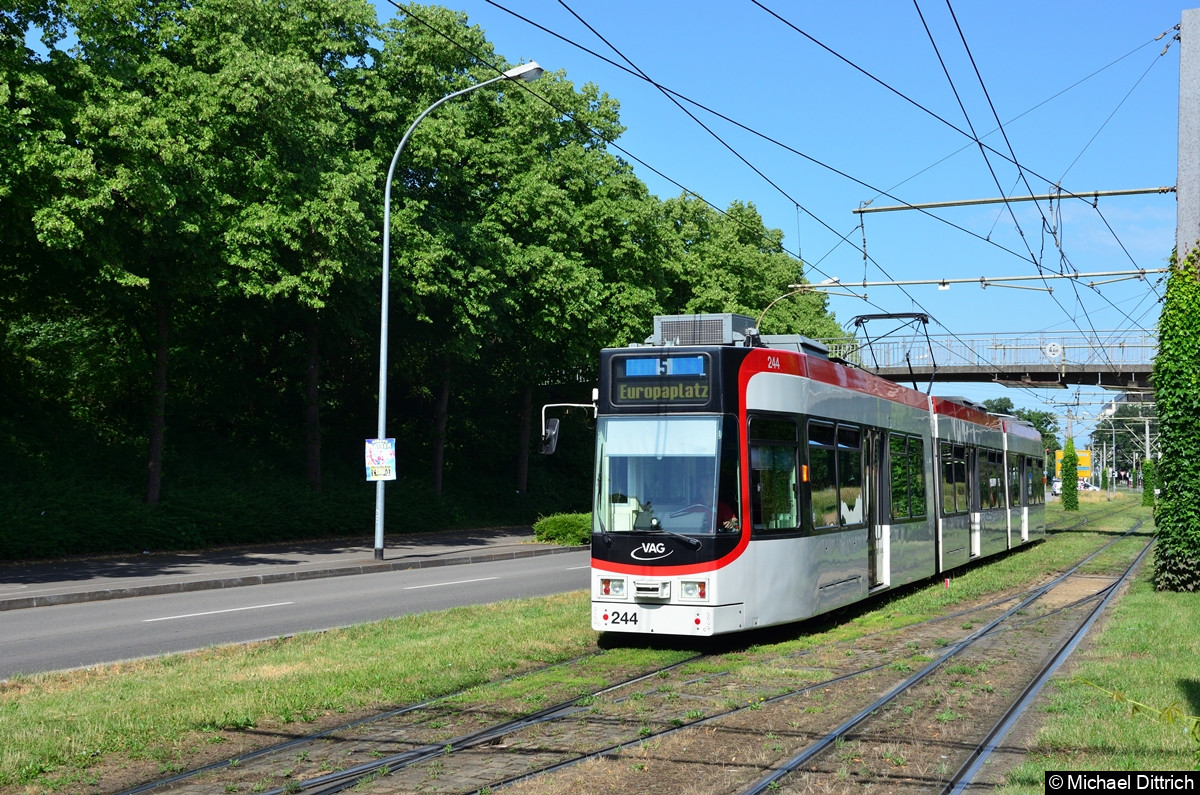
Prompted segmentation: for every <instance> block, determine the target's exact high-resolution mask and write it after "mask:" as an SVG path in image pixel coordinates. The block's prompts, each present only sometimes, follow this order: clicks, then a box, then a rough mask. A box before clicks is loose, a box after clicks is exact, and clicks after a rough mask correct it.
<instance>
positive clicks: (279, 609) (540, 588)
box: [0, 549, 590, 679]
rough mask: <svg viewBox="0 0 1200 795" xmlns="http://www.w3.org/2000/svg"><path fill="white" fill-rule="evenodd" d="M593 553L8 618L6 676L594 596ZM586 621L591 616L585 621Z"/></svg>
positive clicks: (3, 620)
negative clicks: (409, 617) (589, 590)
mask: <svg viewBox="0 0 1200 795" xmlns="http://www.w3.org/2000/svg"><path fill="white" fill-rule="evenodd" d="M589 563H590V558H589V552H588V551H587V550H586V549H580V550H579V551H578V552H576V551H571V552H566V553H563V554H557V555H549V556H539V557H523V558H517V559H515V560H497V561H490V562H482V563H472V564H470V565H465V566H449V567H439V568H429V569H410V570H405V571H391V572H385V573H378V574H363V575H359V576H353V577H333V578H328V579H313V580H303V581H298V582H282V583H274V584H269V585H254V586H248V587H243V588H228V589H217V590H201V591H192V592H187V593H173V594H164V595H156V596H140V597H135V598H129V599H115V600H107V601H99V602H87V603H82V604H65V605H58V606H52V607H37V608H32V609H26V610H10V611H5V612H0V678H2V679H7V678H10V677H12V676H14V675H16V674H31V673H40V672H45V671H57V670H64V669H72V668H82V667H87V666H91V665H98V664H102V663H108V662H116V661H120V660H129V659H136V658H141V657H149V656H154V655H160V654H168V653H172V652H182V651H190V650H194V649H200V648H205V647H208V646H214V645H219V644H226V643H246V642H249V641H254V640H262V639H265V638H273V637H280V636H284V635H291V634H295V633H297V632H304V631H313V630H322V629H330V628H333V627H342V626H348V625H351V624H358V623H362V622H365V621H377V620H380V619H383V618H389V617H393V616H400V615H406V614H410V613H421V612H428V611H432V610H441V609H445V608H448V607H455V606H459V605H468V604H486V603H489V602H496V601H502V600H506V599H517V598H523V597H531V596H546V595H550V594H554V593H562V592H565V591H572V590H577V589H580V588H586V587H587V585H588V565H589ZM585 618H586V617H585Z"/></svg>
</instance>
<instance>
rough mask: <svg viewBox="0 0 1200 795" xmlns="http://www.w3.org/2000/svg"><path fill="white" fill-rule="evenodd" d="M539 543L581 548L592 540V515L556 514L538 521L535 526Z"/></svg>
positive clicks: (535, 533)
mask: <svg viewBox="0 0 1200 795" xmlns="http://www.w3.org/2000/svg"><path fill="white" fill-rule="evenodd" d="M533 535H534V537H535V538H537V540H538V541H545V542H548V543H551V544H562V545H564V546H581V545H583V544H586V543H588V542H589V541H591V540H592V515H591V514H590V513H556V514H554V515H553V516H546V517H544V518H542V519H538V520H537V522H535V523H534V525H533Z"/></svg>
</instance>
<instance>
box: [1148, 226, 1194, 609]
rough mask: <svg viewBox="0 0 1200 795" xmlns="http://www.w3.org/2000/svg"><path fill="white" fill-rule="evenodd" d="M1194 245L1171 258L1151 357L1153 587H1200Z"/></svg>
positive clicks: (1163, 588) (1174, 589)
mask: <svg viewBox="0 0 1200 795" xmlns="http://www.w3.org/2000/svg"><path fill="white" fill-rule="evenodd" d="M1198 259H1200V249H1197V248H1192V249H1191V251H1189V252H1188V254H1187V256H1186V257H1185V258H1184V260H1183V261H1182V262H1180V261H1179V260H1178V257H1174V256H1173V257H1172V261H1171V272H1170V275H1169V276H1168V278H1167V290H1166V295H1165V297H1164V299H1163V310H1162V316H1161V317H1160V318H1159V329H1158V353H1157V355H1156V356H1155V357H1154V378H1153V381H1154V401H1155V405H1156V407H1157V410H1158V418H1159V428H1160V434H1159V442H1160V444H1161V450H1162V455H1161V458H1160V459H1159V461H1158V468H1157V472H1156V476H1157V481H1158V483H1159V484H1161V487H1160V492H1159V496H1158V500H1157V503H1156V505H1155V508H1154V525H1155V534H1156V536H1157V543H1156V544H1155V559H1154V587H1155V588H1156V589H1158V590H1160V591H1195V590H1197V589H1198V588H1200V456H1198V455H1197V454H1196V451H1197V450H1200V281H1198V275H1200V274H1198V272H1197V261H1198Z"/></svg>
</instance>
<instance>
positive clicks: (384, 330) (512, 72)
mask: <svg viewBox="0 0 1200 795" xmlns="http://www.w3.org/2000/svg"><path fill="white" fill-rule="evenodd" d="M541 76H542V67H540V66H538V64H537V62H536V61H530V62H529V63H527V64H522V65H521V66H514V67H513V68H512V69H509V70H508V71H506V72H505V73H504V74H502V75H499V76H498V77H493V78H492V79H491V80H485V81H483V82H482V83H476V84H475V85H473V86H468V87H467V88H464V89H463V90H461V91H455V92H454V93H453V94H447V95H446V96H444V97H442V98H441V99H439V100H438V101H437V102H435V103H433V104H432V105H430V106H429V107H428V108H426V109H425V110H424V111H423V112H422V113H421V115H420V116H418V117H417V120H416V121H414V122H413V123H412V125H411V126H409V128H408V132H406V133H404V137H403V138H401V139H400V145H399V146H397V147H396V154H394V155H392V163H391V165H390V166H388V173H387V183H386V185H385V187H384V192H383V288H382V299H381V300H380V305H379V423H378V427H377V435H376V438H378V439H383V438H385V437H386V435H387V433H386V431H385V430H384V424H385V421H386V415H387V360H388V255H389V253H390V243H391V230H392V175H393V174H394V173H395V172H396V162H397V161H398V160H399V159H400V152H401V151H403V149H404V145H405V144H406V143H408V139H409V138H410V137H411V136H412V134H413V130H415V129H417V125H418V124H420V123H421V121H422V120H423V119H424V118H425V117H426V116H428V115H429V114H430V113H431V112H433V110H434V108H436V107H437V106H439V105H441V104H442V103H444V102H448V101H449V100H452V99H454V98H455V97H461V96H462V95H463V94H468V93H470V92H472V91H475V90H476V89H480V88H483V87H484V86H490V85H491V84H492V83H498V82H500V81H501V80H523V81H525V82H529V81H531V80H537V79H538V78H539V77H541ZM383 484H384V481H382V480H378V481H376V482H375V559H376V560H383Z"/></svg>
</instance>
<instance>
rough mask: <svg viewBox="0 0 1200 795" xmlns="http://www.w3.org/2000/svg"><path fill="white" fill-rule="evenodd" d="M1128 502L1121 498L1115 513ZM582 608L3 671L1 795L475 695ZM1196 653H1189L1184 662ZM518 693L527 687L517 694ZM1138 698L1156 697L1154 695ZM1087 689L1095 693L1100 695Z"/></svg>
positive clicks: (1120, 521)
mask: <svg viewBox="0 0 1200 795" xmlns="http://www.w3.org/2000/svg"><path fill="white" fill-rule="evenodd" d="M1088 496H1090V495H1088ZM1082 502H1083V504H1082V505H1081V508H1082V510H1081V512H1080V515H1088V514H1089V513H1090V514H1091V515H1092V516H1096V515H1098V514H1099V513H1102V512H1105V511H1108V510H1111V508H1113V507H1114V505H1113V504H1112V503H1108V502H1107V501H1104V500H1103V499H1102V498H1101V499H1099V500H1095V501H1082ZM1135 502H1136V500H1135V499H1134V498H1128V497H1125V498H1122V499H1120V500H1118V501H1117V503H1116V504H1117V505H1120V506H1124V505H1126V504H1128V505H1134V504H1135ZM1138 512H1140V515H1146V516H1148V513H1149V511H1148V509H1144V508H1141V507H1140V506H1139V507H1137V508H1134V509H1133V510H1130V511H1126V512H1124V513H1122V514H1120V515H1118V516H1116V517H1113V518H1111V519H1109V520H1098V519H1096V520H1093V521H1089V523H1088V524H1086V525H1084V526H1083V527H1081V528H1079V529H1078V530H1075V531H1070V532H1060V533H1053V534H1051V535H1050V536H1049V537H1048V538H1047V540H1046V541H1045V542H1042V543H1040V544H1038V545H1037V546H1036V549H1027V550H1025V551H1018V552H1016V553H1014V554H1009V555H1006V556H1004V557H1002V558H1000V559H998V560H992V561H990V562H987V563H985V564H983V565H978V566H971V567H967V568H966V569H964V570H962V571H961V572H956V573H955V574H953V575H952V577H951V586H950V587H949V588H946V587H945V586H944V583H943V582H941V581H939V582H937V583H934V584H931V585H926V586H923V587H918V588H915V589H912V590H910V591H905V592H903V594H902V595H899V596H896V597H893V598H890V599H887V600H886V601H882V602H880V601H872V602H868V603H867V604H865V605H864V606H862V607H861V608H860V609H858V610H857V611H854V612H851V613H850V614H849V616H850V617H849V618H848V617H847V615H845V614H839V615H837V616H833V617H824V618H820V619H816V620H813V621H809V622H803V623H801V624H796V625H791V626H789V627H787V628H783V630H781V631H779V632H777V633H775V635H774V636H770V639H769V640H768V641H767V642H763V641H764V637H766V636H764V635H762V634H758V635H755V636H754V637H753V639H750V638H746V639H745V641H746V644H749V645H745V644H744V645H740V646H738V645H737V644H738V642H739V640H740V639H734V640H733V641H728V643H729V645H730V649H729V652H728V653H727V654H725V655H723V656H722V657H721V658H719V659H715V660H714V659H712V658H710V659H709V661H708V662H706V663H704V664H703V665H704V666H706V667H708V668H713V667H716V668H721V669H722V670H728V671H730V672H732V673H738V672H739V670H740V669H741V668H743V667H744V668H746V671H745V672H744V673H745V674H746V675H747V676H751V675H753V673H754V671H753V666H757V665H759V664H760V663H761V661H762V659H763V657H764V656H770V655H776V654H786V653H789V652H791V651H795V650H799V649H804V648H808V647H811V646H815V645H820V644H825V643H830V642H834V641H838V640H850V639H854V638H857V637H861V636H862V635H864V634H867V633H869V632H875V631H880V630H884V629H888V628H895V627H900V626H905V625H907V624H911V623H914V622H916V621H921V620H924V619H926V618H931V617H934V616H936V615H939V614H941V613H942V612H945V611H946V610H947V609H948V608H952V607H953V606H954V605H956V604H959V603H962V602H966V601H969V600H972V599H977V598H980V597H983V596H987V595H989V594H994V593H1002V592H1004V591H1006V590H1011V589H1012V588H1014V587H1016V586H1017V585H1018V584H1020V583H1023V582H1031V581H1037V580H1039V579H1041V578H1044V577H1045V576H1046V575H1047V574H1048V573H1050V572H1053V571H1055V570H1056V569H1058V568H1062V567H1065V566H1066V565H1068V564H1069V563H1071V562H1073V561H1075V560H1078V559H1079V557H1081V556H1082V554H1084V553H1083V551H1082V550H1085V549H1086V550H1091V549H1095V548H1096V547H1097V546H1098V545H1099V542H1100V540H1101V538H1104V537H1106V536H1110V535H1112V534H1114V533H1118V532H1121V531H1123V530H1124V529H1126V528H1128V526H1129V524H1130V523H1131V521H1132V518H1133V517H1135V516H1136V515H1139V513H1138ZM1072 516H1074V515H1072ZM1047 520H1048V522H1050V523H1052V524H1059V525H1066V524H1068V523H1070V521H1071V518H1070V517H1066V518H1064V516H1063V513H1062V510H1061V507H1060V506H1059V505H1056V504H1051V505H1050V506H1049V507H1048V509H1047ZM1143 532H1149V530H1148V529H1146V530H1143ZM1198 609H1200V608H1198ZM588 614H589V603H588V594H587V593H586V592H585V591H576V592H572V593H568V594H562V595H558V596H552V597H547V598H538V599H528V600H520V601H515V602H505V603H497V604H492V605H481V606H474V607H463V608H455V609H453V610H448V611H443V612H439V613H428V614H421V615H413V616H405V617H402V618H397V619H391V620H388V621H383V622H377V623H371V624H364V625H360V626H356V627H351V628H347V629H339V630H330V631H327V632H317V633H305V634H301V635H297V636H294V637H289V638H280V639H277V640H274V641H269V642H263V643H255V644H243V645H236V646H226V647H219V648H213V649H209V650H205V651H201V652H194V653H190V654H178V655H171V656H167V657H161V658H153V659H147V660H141V661H136V662H128V663H120V664H116V665H109V666H99V667H95V668H89V669H85V670H80V671H71V672H62V673H50V674H40V675H36V676H26V677H18V678H14V679H12V680H9V681H7V682H3V683H0V726H3V727H4V731H2V732H0V788H2V789H3V791H5V792H9V791H13V792H22V793H30V794H32V793H39V792H73V791H77V790H78V789H80V788H81V786H80V785H85V786H94V785H95V784H97V783H98V782H99V781H101V780H105V781H107V780H108V775H109V774H111V773H112V771H114V770H116V771H120V770H122V769H124V770H134V769H136V770H137V771H139V774H142V775H143V778H151V777H153V776H154V775H157V774H165V773H170V772H174V771H177V770H182V769H184V768H186V767H193V766H195V765H197V764H199V763H200V761H201V760H212V759H219V758H225V757H228V756H232V755H234V754H233V753H232V752H228V751H226V747H227V746H226V745H223V744H226V743H228V742H230V737H231V735H232V736H237V735H240V734H245V735H255V734H257V735H271V736H272V737H273V738H274V739H275V740H278V739H279V737H278V735H279V734H281V733H282V734H307V733H310V731H312V730H313V728H312V727H311V726H307V725H305V724H317V723H328V722H329V719H330V717H331V716H333V717H337V716H343V715H344V716H347V717H349V716H352V715H355V714H359V713H364V712H368V711H373V710H382V709H386V708H391V707H395V706H400V705H407V704H414V703H419V702H421V701H425V700H428V699H431V698H435V697H437V696H441V695H445V694H448V693H455V692H459V691H463V690H466V689H468V688H473V687H478V686H480V685H484V684H486V683H488V682H494V681H496V680H499V679H503V678H505V677H508V676H510V675H512V674H513V673H516V672H519V671H522V670H528V669H531V668H535V667H538V666H542V665H546V664H550V663H554V662H558V661H562V660H566V659H570V658H573V657H576V656H578V655H580V654H584V653H586V652H589V651H594V650H598V649H599V646H598V641H599V640H600V636H598V635H597V633H595V632H593V631H592V630H591V628H590V627H589V625H588V619H587V617H588ZM1197 617H1200V616H1197ZM1173 620H1174V619H1173V618H1172V617H1171V616H1170V615H1168V616H1165V617H1164V618H1163V621H1164V622H1165V623H1170V622H1171V621H1173ZM1189 626H1196V624H1195V623H1194V622H1191V621H1180V622H1178V626H1177V628H1176V630H1175V632H1176V633H1180V632H1182V628H1183V627H1189ZM1160 637H1164V636H1161V635H1159V634H1158V633H1157V631H1156V630H1155V631H1150V632H1149V634H1148V635H1146V638H1147V639H1148V640H1150V641H1151V642H1153V639H1157V638H1160ZM1192 642H1194V641H1192ZM606 645H608V646H612V645H613V644H606ZM685 645H686V644H682V645H681V644H680V643H679V642H671V641H670V639H662V638H658V639H636V640H633V641H630V642H629V643H625V644H618V645H617V647H615V648H609V649H607V650H606V652H605V653H604V654H602V655H600V656H599V657H597V658H596V661H595V663H594V665H595V666H596V668H595V669H594V672H595V673H600V672H603V671H604V670H605V669H606V668H611V667H613V666H616V667H618V668H624V667H628V668H636V667H642V666H646V665H651V664H667V663H669V662H673V661H676V660H678V659H682V657H683V656H686V654H685V652H686V651H687V650H686V648H684V646H685ZM1194 659H1195V654H1194V648H1193V650H1192V656H1191V659H1190V660H1189V663H1193V662H1194ZM1189 670H1194V668H1191V669H1189ZM1176 674H1178V671H1176ZM563 675H564V674H562V673H561V672H560V673H554V672H547V673H544V674H543V673H539V674H537V675H536V676H533V677H531V678H530V680H529V682H528V683H526V684H523V685H521V684H513V683H511V682H510V683H506V684H505V685H504V686H503V687H501V688H483V689H476V690H473V691H471V692H470V693H469V694H464V695H463V696H462V699H463V700H464V701H467V702H474V701H476V700H479V699H487V698H492V699H495V700H497V701H499V700H504V699H509V700H511V699H520V698H523V697H526V698H528V699H535V698H536V694H537V692H538V689H539V687H540V685H539V681H540V680H539V677H542V676H546V677H556V676H563ZM571 675H572V676H574V675H575V674H574V673H572V674H571ZM580 681H581V682H582V683H583V684H581V687H582V686H583V685H584V684H586V683H587V682H588V680H587V679H586V677H585V678H583V679H581V680H580ZM1094 681H1098V682H1103V681H1110V682H1111V681H1112V680H1111V679H1109V680H1103V679H1095V680H1094ZM550 683H551V681H550V680H548V681H547V682H544V683H543V684H544V685H548V684H550ZM1193 684H1194V681H1193ZM559 685H560V686H561V683H559ZM521 687H527V688H528V691H527V694H526V696H523V695H522V693H521V692H520V688H521ZM545 689H552V688H549V687H547V688H545ZM1115 689H1120V688H1115ZM491 690H494V691H495V692H491V693H489V691H491ZM1137 692H1139V693H1144V692H1146V691H1141V690H1139V691H1137ZM1148 692H1149V694H1150V695H1154V694H1155V691H1154V690H1153V689H1151V690H1150V691H1148ZM1194 692H1195V690H1193V693H1194ZM1090 695H1091V696H1092V698H1093V700H1103V694H1102V693H1099V692H1098V691H1094V690H1093V691H1092V693H1091V694H1090ZM1097 696H1098V697H1099V698H1098V699H1097ZM531 703H532V702H531ZM1151 703H1153V702H1151ZM127 777H128V776H127ZM1039 781H1040V779H1039ZM1039 786H1040V784H1039Z"/></svg>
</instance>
